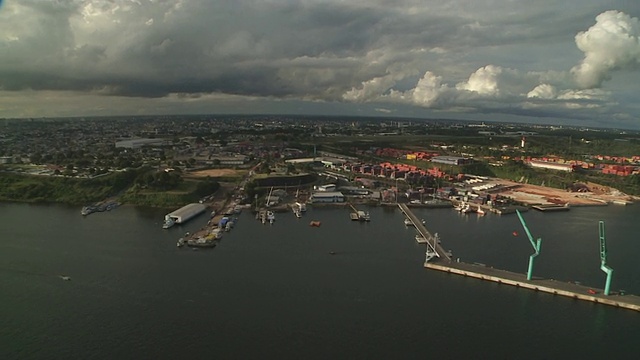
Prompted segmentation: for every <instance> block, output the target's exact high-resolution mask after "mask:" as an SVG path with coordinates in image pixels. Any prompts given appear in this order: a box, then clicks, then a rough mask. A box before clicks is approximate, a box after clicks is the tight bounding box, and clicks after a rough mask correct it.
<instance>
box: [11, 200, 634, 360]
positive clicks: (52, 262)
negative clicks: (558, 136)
mask: <svg viewBox="0 0 640 360" xmlns="http://www.w3.org/2000/svg"><path fill="white" fill-rule="evenodd" d="M369 210H370V212H371V216H372V221H371V222H370V223H366V224H361V223H355V222H351V221H350V220H349V217H348V211H347V210H346V209H342V208H338V209H336V208H332V209H329V208H322V209H309V211H308V212H307V214H306V215H305V216H304V217H303V218H302V219H296V218H294V216H293V214H291V213H286V214H277V220H276V223H275V224H274V225H273V226H269V225H262V224H260V223H258V222H257V221H256V220H255V219H254V218H253V216H252V215H251V214H250V213H248V212H245V213H243V214H242V215H241V217H240V221H239V223H238V225H237V226H236V228H235V229H234V230H233V231H232V232H230V233H226V234H225V236H224V238H223V239H222V242H221V243H220V244H219V245H218V247H216V248H215V249H211V250H200V251H191V250H189V249H186V248H183V249H178V248H176V246H175V242H176V240H177V238H179V237H180V236H181V235H182V234H183V233H184V232H185V231H194V230H197V229H198V228H199V227H201V226H203V225H204V223H206V221H207V218H206V215H203V216H201V217H199V218H197V219H195V220H193V221H192V222H190V223H189V224H187V225H186V226H182V227H174V228H172V229H169V230H162V229H161V220H162V218H163V215H164V213H165V211H162V210H154V209H137V208H132V207H122V208H119V209H117V210H115V211H112V212H108V213H99V214H92V215H90V216H88V217H86V218H83V217H82V216H81V215H80V209H79V208H76V207H63V206H43V205H39V206H34V205H25V204H0V225H1V227H0V289H1V291H2V292H1V293H0V299H1V300H2V301H1V304H2V310H1V311H0V359H128V358H136V359H160V358H167V359H173V358H187V357H189V358H196V359H198V358H207V359H212V358H224V359H228V358H232V359H271V358H273V359H327V358H337V359H396V358H402V359H412V358H415V359H418V358H420V359H424V358H427V357H429V356H437V357H440V358H457V359H469V358H494V359H513V358H519V359H525V358H542V359H549V358H577V357H586V358H596V357H606V358H619V357H622V356H623V355H627V356H628V355H629V354H634V352H635V353H636V354H637V351H638V350H639V349H640V347H639V346H638V345H637V344H638V337H639V336H640V314H638V313H635V312H631V311H628V310H619V309H615V308H609V307H605V306H602V305H595V304H590V303H584V302H576V301H572V300H569V299H566V298H560V297H553V296H551V295H547V294H538V293H534V292H531V291H527V290H522V289H516V288H512V287H507V286H500V285H498V284H493V283H483V282H480V281H478V280H473V279H466V278H462V277H456V276H449V275H446V274H442V273H438V272H432V271H428V270H426V269H424V268H423V267H422V263H423V260H424V248H423V247H422V246H419V245H417V244H416V243H415V241H414V234H415V232H414V230H413V229H410V228H406V227H405V226H404V225H403V223H402V219H403V217H402V214H401V213H400V212H399V211H398V210H397V209H384V208H370V209H369ZM416 213H417V215H418V216H419V217H422V218H424V219H426V220H427V221H428V223H427V227H428V228H429V229H430V230H431V231H434V232H438V233H439V234H440V236H441V238H442V242H443V245H444V247H445V248H448V249H451V250H452V251H453V253H454V256H455V257H460V258H461V259H462V260H465V261H470V262H474V261H476V262H482V263H486V264H488V265H492V266H494V267H497V268H503V269H507V270H512V271H518V272H525V271H526V267H527V261H528V256H529V254H530V253H531V252H532V250H531V245H530V244H529V242H528V241H527V240H526V238H525V237H524V232H523V231H522V229H521V226H520V223H519V221H518V219H517V217H516V216H515V215H509V216H502V217H498V216H493V215H491V214H490V215H487V216H485V217H483V218H478V217H476V216H461V215H459V214H457V213H455V212H454V211H453V210H451V209H438V210H436V209H434V210H427V209H420V210H416ZM525 218H526V219H527V222H528V225H529V227H530V229H531V230H532V232H533V234H534V235H535V236H537V237H542V238H543V245H542V246H543V250H542V251H543V253H542V255H541V256H540V257H539V261H538V263H537V267H536V269H535V275H538V276H545V277H551V278H555V279H561V280H577V281H581V282H583V283H584V284H588V285H593V286H596V287H603V286H604V279H605V276H604V274H603V273H602V272H601V271H600V270H599V253H598V227H597V221H598V220H605V221H606V225H607V241H608V244H609V264H610V266H611V267H612V268H613V269H614V270H615V274H614V281H613V286H612V288H613V289H626V290H627V291H628V292H631V293H634V294H640V271H638V266H637V259H638V257H639V256H640V239H639V238H638V236H637V234H638V231H639V230H640V223H638V219H640V205H634V206H629V207H618V206H609V207H598V208H574V209H572V210H571V211H569V212H566V213H544V214H543V213H539V212H535V211H530V212H528V213H526V214H525ZM310 220H319V221H322V226H321V227H319V228H311V227H309V226H308V223H309V221H310ZM513 231H518V232H519V233H521V235H520V236H518V237H514V236H513V235H512V232H513ZM332 251H335V252H337V254H336V255H330V254H329V252H332ZM60 275H68V276H71V277H72V279H73V280H72V281H62V279H60V278H59V276H60Z"/></svg>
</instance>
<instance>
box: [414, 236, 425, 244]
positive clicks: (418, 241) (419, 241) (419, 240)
mask: <svg viewBox="0 0 640 360" xmlns="http://www.w3.org/2000/svg"><path fill="white" fill-rule="evenodd" d="M416 242H417V243H418V244H426V243H427V239H425V238H424V236H422V235H420V234H418V235H416Z"/></svg>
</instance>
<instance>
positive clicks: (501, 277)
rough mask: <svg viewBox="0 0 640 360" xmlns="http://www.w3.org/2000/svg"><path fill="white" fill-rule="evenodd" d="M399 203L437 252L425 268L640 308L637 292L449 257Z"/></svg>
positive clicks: (575, 297) (598, 302) (426, 263)
mask: <svg viewBox="0 0 640 360" xmlns="http://www.w3.org/2000/svg"><path fill="white" fill-rule="evenodd" d="M398 207H399V208H400V210H402V212H403V213H404V214H405V215H406V216H407V218H408V219H409V220H411V222H412V223H413V224H414V225H415V227H416V229H417V230H418V232H419V233H420V234H421V235H422V236H423V237H424V238H425V239H427V240H428V242H427V246H429V247H431V249H432V250H434V251H435V252H436V253H437V254H438V255H439V256H438V260H437V261H435V262H433V260H432V261H426V262H425V263H424V267H425V268H427V269H433V270H438V271H442V272H445V273H448V274H456V275H462V276H466V277H470V278H475V279H480V280H485V281H492V282H496V283H498V284H505V285H511V286H515V287H519V288H524V289H530V290H534V291H538V292H544V293H548V294H552V295H559V296H565V297H568V298H571V299H575V300H584V301H590V302H593V303H597V304H605V305H610V306H614V307H617V308H622V309H629V310H635V311H639V312H640V297H638V296H636V295H626V294H621V293H617V294H614V295H604V291H603V290H602V289H599V288H594V287H588V286H584V285H582V284H577V283H573V282H562V281H559V280H554V279H545V278H539V277H534V278H533V279H531V280H527V277H526V275H525V274H519V273H515V272H511V271H506V270H500V269H494V268H492V267H490V266H487V265H484V264H478V263H475V264H469V263H465V262H460V261H459V259H457V260H456V261H452V260H451V256H450V254H448V253H447V252H445V251H444V249H443V248H442V246H441V245H440V244H439V242H438V239H437V237H434V236H433V235H431V233H429V231H428V230H427V229H426V227H425V226H424V225H423V224H422V222H421V221H418V218H417V217H416V216H415V214H413V212H412V211H411V210H410V209H409V208H408V207H407V205H406V204H398ZM434 260H435V259H434Z"/></svg>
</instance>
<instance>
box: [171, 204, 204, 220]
mask: <svg viewBox="0 0 640 360" xmlns="http://www.w3.org/2000/svg"><path fill="white" fill-rule="evenodd" d="M205 209H206V207H205V206H204V205H202V204H189V205H185V206H183V207H181V208H180V209H178V210H176V211H174V212H172V213H169V214H167V216H166V217H170V218H171V219H173V221H175V223H176V224H182V223H184V222H187V221H188V220H189V219H191V218H192V217H194V216H196V215H198V214H200V213H202V212H204V210H205Z"/></svg>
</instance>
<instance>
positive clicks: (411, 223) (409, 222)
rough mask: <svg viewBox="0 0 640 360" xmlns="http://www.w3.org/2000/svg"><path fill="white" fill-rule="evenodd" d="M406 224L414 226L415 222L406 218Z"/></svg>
mask: <svg viewBox="0 0 640 360" xmlns="http://www.w3.org/2000/svg"><path fill="white" fill-rule="evenodd" d="M404 224H405V225H406V226H413V221H411V220H409V219H408V218H405V219H404Z"/></svg>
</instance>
